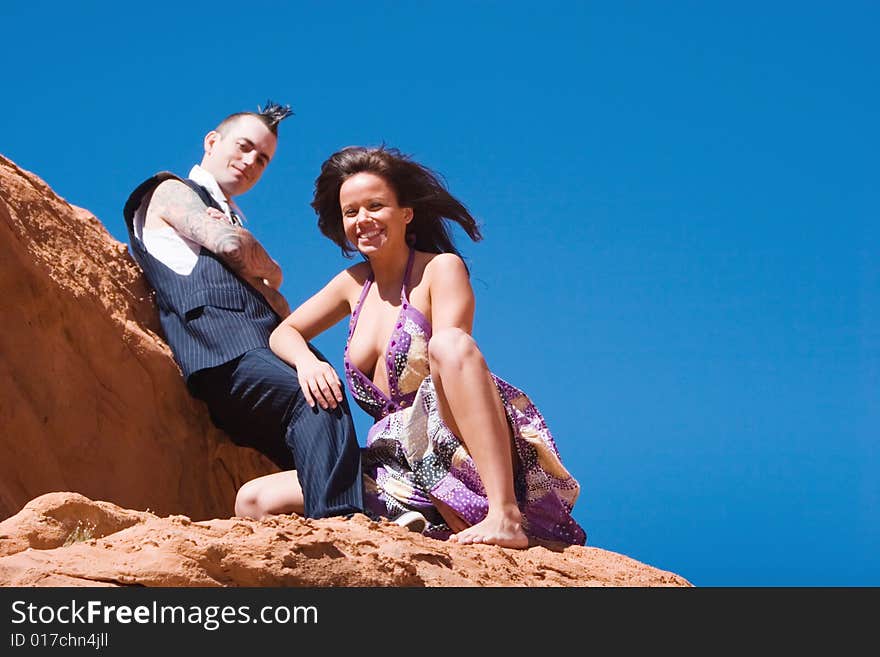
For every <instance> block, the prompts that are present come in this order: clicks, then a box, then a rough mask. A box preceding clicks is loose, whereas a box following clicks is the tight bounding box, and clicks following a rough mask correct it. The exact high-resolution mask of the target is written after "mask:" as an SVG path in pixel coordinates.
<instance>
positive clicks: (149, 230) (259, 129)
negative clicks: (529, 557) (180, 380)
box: [124, 102, 586, 548]
mask: <svg viewBox="0 0 880 657" xmlns="http://www.w3.org/2000/svg"><path fill="white" fill-rule="evenodd" d="M290 114H292V112H290V108H289V107H282V106H280V105H277V104H275V103H272V102H269V103H268V104H267V106H266V107H265V108H259V111H258V112H239V113H236V114H232V115H230V116H229V117H227V118H226V119H224V120H223V121H222V122H221V123H220V124H219V125H218V126H217V128H216V129H214V130H212V131H211V132H209V133H208V134H207V136H206V137H205V139H204V156H203V158H202V162H201V164H199V165H196V166H194V167H193V168H192V170H191V171H190V173H189V177H188V178H186V179H182V178H179V177H177V176H175V175H174V174H171V173H169V172H160V173H159V174H157V175H155V176H153V177H152V178H150V179H148V180H147V181H145V182H144V183H142V184H141V185H140V186H139V187H138V188H137V189H136V190H135V191H134V192H133V193H132V195H131V196H130V198H129V199H128V202H127V203H126V206H125V209H124V216H125V220H126V225H127V227H128V230H129V234H130V237H131V250H132V254H133V255H134V257H135V259H136V260H137V262H138V264H139V265H140V266H141V268H142V269H143V271H144V273H145V275H146V277H147V279H148V280H149V282H150V284H151V285H152V287H153V288H154V289H155V290H156V299H157V303H158V306H159V312H160V319H161V324H162V328H163V331H164V333H165V338H166V340H167V341H168V343H169V345H170V346H171V348H172V351H173V353H174V356H175V359H176V361H177V363H178V364H179V366H180V368H181V370H182V372H183V375H184V377H185V378H186V381H187V386H188V388H189V390H190V392H191V393H192V394H193V395H194V396H195V397H197V398H199V399H202V400H204V401H205V402H206V404H207V406H208V409H209V411H210V413H211V418H212V420H213V421H214V423H215V424H216V425H217V426H218V427H219V428H221V429H223V430H224V431H225V432H226V433H228V434H229V436H230V437H231V438H232V439H233V440H234V441H235V442H236V443H238V444H244V445H249V446H252V447H254V448H256V449H258V450H260V451H261V452H263V453H264V454H266V455H267V456H268V457H269V458H271V459H272V460H273V461H274V462H275V464H276V465H278V466H279V468H281V470H282V471H281V472H277V473H274V474H270V475H266V476H264V477H259V478H257V479H255V480H252V481H250V482H247V483H246V484H245V485H244V486H242V488H241V489H240V490H239V491H238V495H237V498H236V505H235V513H236V515H239V516H247V517H253V518H262V517H264V516H266V515H272V514H278V513H292V512H295V513H299V514H302V515H305V516H307V517H311V518H322V517H329V516H350V515H351V514H353V513H360V512H363V513H366V514H368V515H370V516H371V517H374V518H378V517H385V518H394V519H397V520H398V522H399V524H408V523H409V521H410V520H411V519H412V518H413V517H417V518H418V521H419V527H423V531H424V533H425V534H427V535H430V536H434V537H437V538H449V540H452V541H456V542H459V543H463V544H469V543H488V544H495V545H500V546H503V547H512V548H524V547H527V546H528V544H529V538H530V537H533V538H538V539H544V540H550V541H559V542H564V543H568V544H575V545H583V544H584V543H585V541H586V535H585V533H584V531H583V529H582V528H581V527H580V526H579V525H578V524H577V523H576V522H575V520H574V519H573V518H572V516H571V509H572V506H573V505H574V502H575V500H576V498H577V496H578V493H579V486H578V483H577V482H576V481H575V480H574V479H573V478H572V477H571V475H570V474H569V473H568V472H567V471H566V469H565V468H564V467H563V465H562V463H561V461H560V458H559V454H558V452H557V449H556V445H555V443H554V441H553V438H552V437H551V435H550V432H549V431H548V429H547V427H546V425H545V423H544V419H543V417H542V416H541V414H540V413H539V412H538V410H537V409H536V408H535V407H534V405H533V404H532V403H531V401H530V400H529V399H528V397H526V395H525V394H524V393H523V392H521V391H520V390H518V389H517V388H515V387H513V386H511V385H510V384H508V383H506V382H505V381H503V380H501V379H499V378H498V377H496V376H495V375H493V374H492V373H491V372H490V371H489V369H488V367H487V365H486V363H485V360H484V359H483V357H482V355H481V353H480V350H479V348H478V346H477V344H476V342H475V341H474V340H473V338H472V337H471V328H472V323H473V315H474V295H473V291H472V289H471V286H470V282H469V276H468V270H467V267H466V266H465V264H464V262H463V261H462V259H461V257H460V256H459V254H458V252H457V250H456V249H455V247H454V245H453V242H452V239H451V238H450V235H449V226H448V225H447V222H449V221H451V222H455V223H457V224H459V225H460V226H461V227H462V228H463V229H464V230H465V232H466V233H467V234H468V236H469V237H471V239H473V240H479V239H481V235H480V231H479V228H478V227H477V225H476V222H475V220H474V219H473V217H472V216H471V215H470V214H469V213H468V211H467V209H466V208H465V207H464V206H463V205H462V204H461V203H460V202H459V201H458V200H456V199H455V198H454V197H453V196H452V195H450V194H449V192H448V191H447V190H446V189H445V187H444V185H443V184H442V183H441V182H440V181H439V180H438V177H437V176H436V175H435V174H434V173H433V172H432V171H431V170H429V169H427V168H426V167H424V166H422V165H420V164H418V163H416V162H414V161H412V160H411V159H409V158H408V157H406V156H404V155H402V154H400V153H399V152H398V151H396V150H395V149H386V148H361V147H349V148H345V149H343V150H341V151H339V152H337V153H334V154H333V155H331V156H330V158H328V159H327V160H326V161H325V162H324V164H323V165H322V167H321V172H320V175H319V176H318V178H317V180H316V182H315V194H314V199H313V201H312V207H313V208H314V210H315V212H316V213H317V215H318V226H319V228H320V229H321V232H322V233H323V234H324V235H325V236H327V237H328V238H330V239H331V240H333V242H335V243H336V244H337V245H339V246H340V247H341V248H342V250H343V253H345V254H346V255H348V256H350V255H352V254H353V253H354V252H355V251H357V252H359V253H360V254H361V256H362V257H363V258H364V260H363V262H359V263H358V264H355V265H353V266H351V267H349V268H348V269H345V270H344V271H342V272H341V273H339V274H338V275H337V276H336V277H335V278H333V279H332V280H331V281H330V282H329V283H328V284H327V285H326V286H325V287H324V288H323V289H322V290H320V291H319V292H318V293H317V294H315V295H314V296H312V297H311V298H310V299H308V300H307V301H306V302H304V303H303V304H302V305H301V306H300V307H299V308H297V309H296V310H294V311H293V312H292V313H291V312H290V309H289V307H288V305H287V302H286V300H285V299H284V297H283V296H282V294H281V293H280V291H279V290H280V286H281V282H282V275H281V270H280V267H279V266H278V264H277V263H276V262H275V261H274V260H273V259H272V258H271V257H270V256H269V254H268V253H267V252H266V250H265V249H264V248H263V247H262V246H261V245H260V243H259V242H258V241H257V240H256V239H255V238H254V236H253V235H252V234H251V233H250V232H249V231H248V230H247V229H246V228H244V227H243V225H242V221H243V219H242V217H243V215H242V212H241V210H240V209H239V208H238V206H237V205H236V203H235V202H234V201H233V197H236V196H238V195H240V194H243V193H244V192H246V191H248V190H249V189H250V188H251V187H253V186H254V184H256V182H257V181H258V180H259V178H260V176H261V175H262V173H263V171H264V170H265V168H266V166H267V165H268V164H269V162H270V161H271V159H272V157H273V156H274V154H275V149H276V146H277V137H278V124H279V123H280V122H281V121H282V120H284V119H285V118H287V117H288V116H289V115H290ZM347 316H350V320H349V329H348V338H347V340H346V344H345V350H344V364H345V373H344V374H345V384H346V385H347V387H348V389H349V391H350V394H351V395H352V396H353V397H354V398H355V400H356V401H357V402H358V404H359V405H360V406H361V407H362V408H363V409H364V410H365V411H366V412H367V413H368V414H369V415H371V416H372V417H373V418H374V419H375V421H376V422H375V424H374V425H373V427H372V428H371V429H370V432H369V435H368V437H367V440H366V443H367V445H366V447H365V448H364V449H363V450H361V448H360V447H359V445H358V442H357V438H356V436H355V432H354V426H353V423H352V420H351V414H350V411H349V408H348V404H347V401H346V397H345V394H344V391H343V383H342V381H341V380H340V378H339V376H338V375H337V373H336V372H335V370H334V369H333V367H332V366H331V365H330V364H329V363H328V362H327V360H326V359H325V358H324V357H323V356H322V355H321V354H320V353H319V352H318V351H317V350H316V349H315V348H314V347H313V346H312V345H311V344H310V343H309V340H311V339H313V338H314V337H315V336H317V335H318V334H319V333H321V332H322V331H324V330H327V329H329V328H330V327H332V326H333V325H335V324H336V323H337V322H339V321H340V320H342V319H344V318H345V317H347ZM402 518H406V520H401V519H402Z"/></svg>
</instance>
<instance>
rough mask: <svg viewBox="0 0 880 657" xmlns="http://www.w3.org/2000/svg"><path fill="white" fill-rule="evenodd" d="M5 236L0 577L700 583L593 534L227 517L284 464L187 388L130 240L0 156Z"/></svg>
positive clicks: (13, 581) (201, 582)
mask: <svg viewBox="0 0 880 657" xmlns="http://www.w3.org/2000/svg"><path fill="white" fill-rule="evenodd" d="M0 245H2V252H3V254H4V257H3V258H2V260H0V309H2V316H3V319H4V327H3V330H2V331H0V355H2V357H0V427H2V429H3V431H2V434H0V518H6V520H4V521H3V522H2V523H0V585H3V586H67V585H80V586H125V585H146V586H690V584H689V583H688V582H687V580H685V579H683V578H682V577H680V576H678V575H675V574H673V573H669V572H666V571H663V570H659V569H657V568H654V567H651V566H647V565H645V564H642V563H639V562H638V561H635V560H633V559H630V558H628V557H625V556H623V555H619V554H615V553H614V552H609V551H606V550H602V549H600V548H596V547H576V546H569V547H565V548H562V547H559V546H553V545H549V544H548V545H535V546H533V547H530V548H529V549H527V550H507V549H503V548H499V547H494V546H458V545H454V544H450V543H445V542H442V541H436V540H433V539H429V538H426V537H423V536H421V535H419V534H413V533H410V532H407V531H406V530H405V529H403V528H400V527H397V526H396V525H393V524H390V523H387V522H383V523H377V522H373V521H371V520H369V519H367V518H366V517H365V516H361V515H358V516H355V517H354V518H353V519H351V520H342V519H327V520H308V519H304V518H300V517H297V516H278V517H276V518H272V519H271V520H266V521H261V522H257V521H251V520H243V519H240V518H230V516H231V515H232V512H233V501H234V499H235V492H236V490H237V489H238V487H239V486H240V485H241V484H242V483H243V482H244V481H247V480H248V479H251V478H253V477H255V476H258V475H261V474H266V473H268V472H272V471H274V466H273V465H272V464H271V463H270V462H269V461H268V460H267V459H266V458H265V457H263V456H262V455H260V454H258V453H257V452H255V451H254V450H251V449H248V448H241V447H237V446H235V445H233V444H232V443H231V442H230V441H229V439H228V438H226V436H225V435H224V434H222V433H221V432H219V431H218V430H217V429H215V428H214V427H213V425H212V424H211V422H210V419H209V417H208V415H207V411H206V410H205V408H204V406H203V405H202V404H201V403H200V402H197V401H195V400H194V399H192V398H191V397H190V396H189V394H188V393H187V391H186V389H185V387H184V384H183V381H182V378H181V376H180V372H179V370H178V368H177V366H176V364H175V363H174V361H173V359H172V357H171V353H170V350H169V349H168V347H167V345H166V344H165V343H164V342H163V340H162V339H161V337H160V335H159V327H158V319H157V314H156V309H155V305H154V302H153V299H152V296H151V292H150V290H149V288H148V286H147V285H146V283H145V281H144V279H143V277H142V276H141V274H140V271H139V269H138V268H137V266H136V265H135V263H134V262H133V260H132V259H131V257H130V256H129V255H128V252H127V246H126V245H125V244H122V243H120V242H117V241H116V240H115V239H113V237H112V236H111V235H110V234H109V233H108V232H107V230H106V229H105V228H104V227H103V225H102V224H101V222H100V221H99V220H98V219H96V218H95V217H94V216H93V215H92V214H91V213H89V212H88V211H86V210H83V209H80V208H77V207H75V206H72V205H70V204H69V203H67V202H66V201H65V200H63V199H61V198H59V197H58V196H57V195H56V194H55V193H54V192H53V191H52V190H51V189H50V188H49V186H48V185H47V184H46V183H45V182H43V181H42V180H40V179H39V178H38V177H37V176H35V175H34V174H32V173H29V172H27V171H23V170H22V169H20V168H19V167H17V166H16V165H15V164H14V163H13V162H11V161H9V160H8V159H6V158H4V157H2V156H0Z"/></svg>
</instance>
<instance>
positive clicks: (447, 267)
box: [422, 253, 467, 280]
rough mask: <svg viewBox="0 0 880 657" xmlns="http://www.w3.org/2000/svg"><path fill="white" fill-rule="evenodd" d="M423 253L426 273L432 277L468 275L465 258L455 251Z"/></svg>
mask: <svg viewBox="0 0 880 657" xmlns="http://www.w3.org/2000/svg"><path fill="white" fill-rule="evenodd" d="M422 255H423V256H425V266H424V270H425V274H426V276H428V277H430V278H438V279H440V280H443V279H448V278H449V277H453V278H455V277H458V276H461V275H464V276H465V277H467V267H466V266H465V264H464V260H462V259H461V256H458V255H456V254H455V253H422Z"/></svg>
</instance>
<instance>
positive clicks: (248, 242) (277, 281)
mask: <svg viewBox="0 0 880 657" xmlns="http://www.w3.org/2000/svg"><path fill="white" fill-rule="evenodd" d="M165 225H168V226H172V227H173V228H174V229H175V230H177V232H178V233H180V234H181V235H183V236H184V237H187V238H188V239H191V240H192V241H193V242H196V243H197V244H200V245H201V246H203V247H205V248H206V249H208V250H209V251H211V252H212V253H214V254H215V255H217V256H218V257H219V258H220V259H221V260H223V262H224V263H226V264H227V265H228V266H229V268H230V269H232V271H234V272H235V273H237V274H238V275H239V276H241V277H242V278H243V279H245V280H246V281H248V282H249V283H250V284H251V285H253V286H254V287H255V288H256V289H257V290H258V291H259V292H260V293H261V294H262V295H263V296H264V297H265V298H266V301H267V302H269V305H271V306H272V308H273V310H275V312H276V313H277V314H278V315H279V316H280V317H282V318H284V317H286V316H287V315H289V314H290V308H289V306H288V305H287V302H286V301H285V300H284V297H283V296H282V295H281V293H280V292H279V291H278V289H279V288H280V287H281V280H282V276H281V267H279V266H278V263H277V262H275V261H274V260H273V259H272V257H271V256H270V255H269V254H268V253H267V252H266V250H265V249H264V248H263V246H262V245H261V244H260V243H259V242H258V241H257V239H256V237H254V235H253V233H251V232H250V231H249V230H247V229H245V228H242V227H240V226H232V225H230V224H228V223H225V222H222V221H218V220H217V219H214V218H212V217H211V216H210V215H209V214H208V212H207V207H206V206H205V204H204V203H203V202H202V199H200V198H199V196H198V195H197V194H196V193H195V192H194V191H193V190H192V189H190V188H189V187H188V186H187V185H186V184H184V183H182V182H180V181H179V180H174V179H170V180H165V181H164V182H162V183H161V184H160V185H159V186H158V187H156V191H155V192H153V196H152V198H151V199H150V205H149V208H148V209H147V215H146V217H145V228H148V229H149V228H158V227H162V226H165Z"/></svg>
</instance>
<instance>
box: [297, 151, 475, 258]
mask: <svg viewBox="0 0 880 657" xmlns="http://www.w3.org/2000/svg"><path fill="white" fill-rule="evenodd" d="M358 173H372V174H375V175H377V176H379V177H381V178H383V179H384V180H385V181H386V182H387V183H388V184H389V185H391V187H392V188H393V189H394V191H395V193H396V194H397V204H398V205H399V206H400V207H403V208H412V210H413V218H412V221H410V222H409V224H408V225H407V227H406V237H407V241H408V242H409V244H410V245H411V246H413V247H414V248H416V249H418V250H419V251H426V252H428V253H454V254H456V255H458V256H461V254H460V253H459V252H458V249H456V248H455V245H454V244H453V242H452V237H451V236H450V234H449V227H448V226H447V223H446V221H445V220H449V221H454V222H455V223H457V224H458V225H459V226H461V227H462V228H463V229H464V231H465V232H466V233H467V234H468V237H470V238H471V239H472V240H474V241H475V242H476V241H479V240H481V239H483V235H482V234H481V233H480V229H479V227H478V226H477V222H476V220H475V219H474V218H473V217H472V216H471V214H470V212H468V210H467V208H466V207H464V205H462V203H461V202H460V201H459V200H458V199H456V198H455V197H454V196H452V194H450V193H449V192H448V191H447V190H446V186H445V185H444V184H443V183H442V182H441V180H440V177H439V176H438V175H437V174H436V173H434V172H433V171H431V170H430V169H428V168H427V167H424V166H422V165H421V164H419V163H418V162H414V161H413V160H412V159H411V158H410V157H409V156H408V155H404V154H403V153H401V152H400V151H399V150H397V149H396V148H386V147H385V146H377V147H374V148H366V147H363V146H349V147H348V148H343V149H342V150H341V151H337V152H336V153H334V154H333V155H331V156H330V157H329V158H327V160H326V161H325V162H324V164H322V165H321V174H320V175H319V176H318V177H317V179H316V180H315V196H314V198H313V199H312V207H313V208H314V210H315V212H316V213H317V215H318V228H320V229H321V232H322V233H324V235H325V236H327V237H329V238H330V239H331V240H333V242H335V243H336V244H337V245H338V246H339V248H341V249H342V253H343V254H344V255H345V256H346V257H349V258H350V257H351V256H352V254H354V253H355V252H356V250H357V249H355V248H354V247H353V246H352V245H351V243H350V242H349V241H348V239H346V237H345V229H344V228H343V224H342V211H341V209H340V207H339V189H340V188H341V187H342V183H344V182H345V181H346V180H348V179H349V178H351V177H352V176H353V175H355V174H358Z"/></svg>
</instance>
